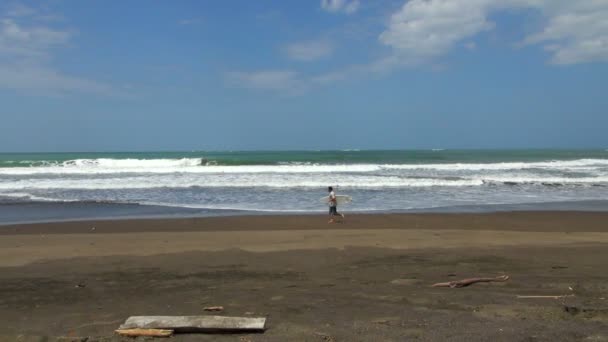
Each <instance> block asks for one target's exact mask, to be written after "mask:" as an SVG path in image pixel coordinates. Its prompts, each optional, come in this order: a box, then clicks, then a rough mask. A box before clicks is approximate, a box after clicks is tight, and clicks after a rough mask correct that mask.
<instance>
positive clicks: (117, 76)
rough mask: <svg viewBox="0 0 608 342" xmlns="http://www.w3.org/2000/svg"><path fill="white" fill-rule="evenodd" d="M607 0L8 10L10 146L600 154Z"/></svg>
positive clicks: (26, 5)
mask: <svg viewBox="0 0 608 342" xmlns="http://www.w3.org/2000/svg"><path fill="white" fill-rule="evenodd" d="M607 129H608V0H577V1H572V0H409V1H404V0H374V1H371V0H369V1H368V0H320V1H316V0H307V1H304V0H294V1H278V0H277V1H271V0H265V1H245V0H242V1H237V0H234V1H196V0H193V1H186V0H180V1H154V0H133V1H101V0H98V1H95V0H90V1H77V0H49V1H46V2H39V1H12V0H2V1H0V151H3V152H23V151H38V152H60V151H159V150H180V151H189V150H308V149H346V148H360V149H427V148H608V133H607Z"/></svg>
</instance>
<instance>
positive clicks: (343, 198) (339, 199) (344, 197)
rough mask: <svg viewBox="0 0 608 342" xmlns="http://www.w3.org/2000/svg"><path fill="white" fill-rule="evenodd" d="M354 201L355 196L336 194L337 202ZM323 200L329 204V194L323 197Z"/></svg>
mask: <svg viewBox="0 0 608 342" xmlns="http://www.w3.org/2000/svg"><path fill="white" fill-rule="evenodd" d="M352 201H353V198H352V197H350V196H347V195H336V202H338V204H347V203H350V202H352ZM321 202H323V203H326V204H329V196H325V197H322V198H321Z"/></svg>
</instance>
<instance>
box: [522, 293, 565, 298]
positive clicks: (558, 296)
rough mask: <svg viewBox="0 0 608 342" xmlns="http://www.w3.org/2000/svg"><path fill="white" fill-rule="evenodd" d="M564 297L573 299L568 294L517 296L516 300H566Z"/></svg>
mask: <svg viewBox="0 0 608 342" xmlns="http://www.w3.org/2000/svg"><path fill="white" fill-rule="evenodd" d="M566 297H574V295H573V294H569V295H557V296H536V295H532V296H517V298H519V299H534V298H545V299H560V298H566Z"/></svg>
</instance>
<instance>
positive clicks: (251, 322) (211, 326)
mask: <svg viewBox="0 0 608 342" xmlns="http://www.w3.org/2000/svg"><path fill="white" fill-rule="evenodd" d="M265 327H266V318H265V317H225V316H131V317H129V318H128V319H127V320H126V321H125V323H124V324H123V325H121V326H120V329H135V328H140V329H171V330H174V331H175V332H197V331H200V332H205V331H208V332H213V331H263V330H264V329H265Z"/></svg>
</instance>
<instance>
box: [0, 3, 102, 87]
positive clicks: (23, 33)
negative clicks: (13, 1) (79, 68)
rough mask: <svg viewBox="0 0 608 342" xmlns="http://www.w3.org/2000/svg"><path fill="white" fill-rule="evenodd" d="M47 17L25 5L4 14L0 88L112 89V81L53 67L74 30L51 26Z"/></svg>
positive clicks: (0, 24)
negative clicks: (94, 78) (59, 52)
mask: <svg viewBox="0 0 608 342" xmlns="http://www.w3.org/2000/svg"><path fill="white" fill-rule="evenodd" d="M47 17H48V15H43V16H40V15H38V13H37V12H36V10H34V9H32V8H29V7H25V6H17V7H14V8H12V9H9V10H8V11H7V12H6V13H5V14H4V15H2V14H0V88H4V89H13V90H19V91H28V90H33V91H35V92H38V93H39V92H49V93H57V92H61V93H65V92H93V93H108V92H109V91H110V87H109V86H108V85H105V84H101V83H97V82H95V81H91V80H86V79H82V78H79V77H76V76H70V75H66V74H64V73H62V72H60V71H59V70H57V69H55V68H53V66H52V63H51V61H52V59H53V54H54V51H55V50H57V49H59V48H61V47H64V46H66V45H67V44H69V41H70V38H71V37H72V35H73V33H72V32H70V31H68V30H61V29H57V28H54V27H51V26H49V25H48V23H47V22H46V21H48V20H45V18H47Z"/></svg>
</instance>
